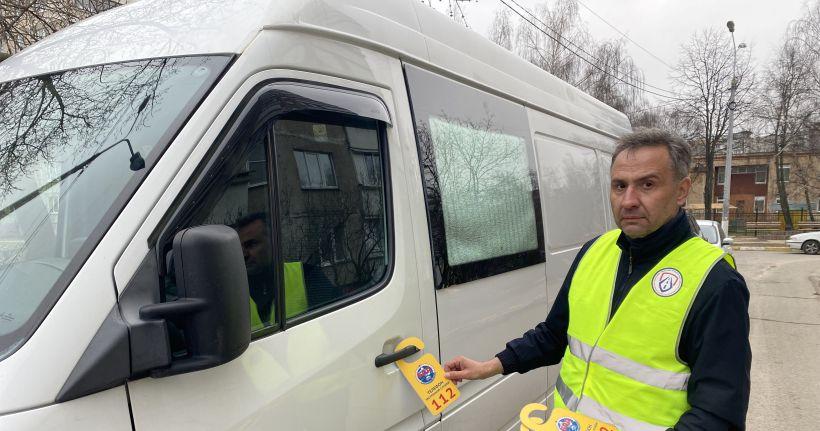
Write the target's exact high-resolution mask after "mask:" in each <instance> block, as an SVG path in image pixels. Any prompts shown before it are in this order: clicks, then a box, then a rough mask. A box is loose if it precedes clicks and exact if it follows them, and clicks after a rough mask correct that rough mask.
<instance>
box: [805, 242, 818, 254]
mask: <svg viewBox="0 0 820 431" xmlns="http://www.w3.org/2000/svg"><path fill="white" fill-rule="evenodd" d="M801 248H802V249H803V253H806V254H817V253H820V242H817V241H815V240H813V239H810V240H808V241H806V242H804V243H803V247H801Z"/></svg>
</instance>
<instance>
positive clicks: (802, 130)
mask: <svg viewBox="0 0 820 431" xmlns="http://www.w3.org/2000/svg"><path fill="white" fill-rule="evenodd" d="M791 31H792V29H790V30H789V32H787V36H786V38H785V41H784V42H783V44H782V45H781V47H780V49H779V52H778V53H777V57H776V58H775V59H774V60H773V61H772V62H771V64H769V66H768V67H767V69H766V71H765V72H764V78H763V82H762V83H761V86H760V88H759V92H758V93H759V96H758V104H757V105H758V106H757V109H756V117H757V118H759V119H760V120H761V121H762V123H763V125H764V127H766V128H767V129H768V131H769V133H771V137H772V151H773V152H774V154H775V156H774V157H775V171H776V174H777V194H778V197H779V198H780V209H781V211H782V212H783V215H784V219H785V223H786V229H787V230H791V229H792V228H793V224H792V218H791V213H790V212H789V200H788V199H789V196H788V193H787V192H786V181H787V180H786V178H785V176H784V172H783V166H784V163H783V160H784V157H785V156H786V155H787V154H788V153H789V152H794V151H797V150H799V148H800V147H801V144H800V141H801V140H803V139H805V137H806V132H807V126H808V124H809V122H810V120H811V116H812V114H813V113H814V109H813V108H814V107H815V106H814V103H812V102H813V98H812V97H811V80H812V72H813V70H812V69H813V68H812V62H811V61H810V55H807V54H806V49H805V45H804V44H802V43H800V42H799V41H797V40H796V39H795V38H793V37H791V36H790V35H789V33H791Z"/></svg>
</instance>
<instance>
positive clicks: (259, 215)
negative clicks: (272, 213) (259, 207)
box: [233, 211, 268, 230]
mask: <svg viewBox="0 0 820 431" xmlns="http://www.w3.org/2000/svg"><path fill="white" fill-rule="evenodd" d="M257 220H259V221H261V222H262V224H264V225H265V227H267V226H268V215H267V214H265V213H264V212H261V211H260V212H255V213H250V214H248V215H246V216H244V217H242V218H240V219H239V220H237V221H236V222H235V223H234V224H233V228H234V229H236V230H239V229H242V228H243V227H245V226H248V225H250V224H251V223H253V222H255V221H257Z"/></svg>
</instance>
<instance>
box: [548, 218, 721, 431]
mask: <svg viewBox="0 0 820 431" xmlns="http://www.w3.org/2000/svg"><path fill="white" fill-rule="evenodd" d="M620 233H621V231H620V230H617V229H616V230H613V231H610V232H607V233H605V234H604V235H602V236H601V237H600V238H598V239H597V240H596V241H595V242H594V243H593V244H592V245H591V246H590V248H589V249H588V250H587V252H586V253H585V254H584V256H583V257H582V258H581V260H580V262H579V263H578V267H577V269H576V271H575V273H574V275H573V278H572V281H571V283H570V289H569V310H570V313H569V327H568V329H567V339H568V346H567V349H566V351H565V352H564V357H563V359H562V362H561V372H560V375H559V378H558V381H557V382H556V384H555V398H554V399H555V405H556V407H566V408H569V409H570V410H573V411H577V412H579V413H582V414H585V415H587V416H591V417H593V418H595V419H599V420H602V421H604V422H609V423H613V424H615V425H616V426H618V429H619V430H620V431H665V430H666V429H668V428H671V427H673V426H674V425H675V424H676V423H677V421H678V419H679V418H680V417H681V415H683V413H685V412H686V411H687V410H689V408H690V406H689V403H688V402H687V398H686V396H687V392H686V388H687V383H688V380H689V375H690V371H691V370H690V368H689V366H688V365H687V364H685V363H684V362H683V361H682V360H681V359H680V358H679V357H678V343H679V342H680V334H681V331H682V329H683V324H684V322H685V321H686V316H687V314H688V313H689V309H690V307H691V304H692V301H693V300H694V298H695V296H696V295H697V293H698V291H699V290H700V287H701V285H702V284H703V281H704V280H705V278H706V276H707V275H708V274H709V272H710V271H711V269H712V267H713V266H714V265H715V264H717V263H718V262H719V261H720V260H721V259H724V258H725V253H724V251H723V250H722V249H720V248H719V247H715V246H714V245H712V244H709V243H707V242H706V241H704V240H703V239H701V238H697V237H696V238H691V239H689V240H687V241H685V242H684V243H682V244H681V245H679V246H678V247H677V248H675V249H674V250H673V251H672V252H670V253H669V254H668V255H666V256H665V257H663V258H662V259H661V260H660V262H658V264H657V265H655V267H654V268H652V269H651V270H649V272H647V273H646V275H644V277H643V278H642V279H640V280H639V281H638V282H637V283H636V284H635V285H634V286H632V288H631V289H630V291H629V293H627V295H626V297H625V298H624V300H623V302H622V303H621V305H620V306H619V307H618V310H617V312H616V313H615V314H614V316H612V317H611V318H610V314H611V308H612V295H613V293H614V289H615V279H616V276H617V272H618V263H619V261H620V258H621V249H620V248H619V247H618V245H617V243H616V241H617V239H618V236H619V235H620ZM726 260H727V262H729V264H730V265H732V266H734V261H733V260H731V259H729V258H727V259H726Z"/></svg>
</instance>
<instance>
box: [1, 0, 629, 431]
mask: <svg viewBox="0 0 820 431" xmlns="http://www.w3.org/2000/svg"><path fill="white" fill-rule="evenodd" d="M411 102H412V103H411ZM18 126H20V127H18ZM630 130H631V126H630V124H629V120H628V118H627V117H626V116H625V115H623V114H622V113H620V112H618V111H616V110H615V109H612V108H611V107H609V106H607V105H606V104H604V103H602V102H600V101H598V100H595V99H594V98H592V97H591V96H589V95H588V94H586V93H584V92H582V91H580V90H578V89H575V88H573V87H572V86H570V85H569V84H567V83H566V82H563V81H561V80H560V79H558V78H555V77H554V76H552V75H550V74H548V73H546V72H544V71H542V70H540V69H538V68H536V67H534V66H533V65H532V64H529V63H528V62H526V61H524V60H522V59H520V58H518V57H516V56H515V55H514V54H513V53H511V52H509V51H507V50H505V49H503V48H501V47H499V46H498V45H495V44H493V43H492V42H490V41H489V40H487V39H486V38H484V37H482V36H481V35H479V34H477V33H474V32H471V31H469V30H466V29H465V28H463V27H462V26H459V25H458V24H456V23H454V22H452V21H451V20H449V19H447V17H445V16H442V15H441V14H439V13H438V12H436V11H434V10H432V9H430V8H429V7H425V6H424V5H422V4H421V3H420V2H418V1H417V0H392V1H384V0H324V1H319V2H310V1H304V0H280V1H276V2H272V1H270V0H243V1H238V2H234V1H225V2H223V1H202V0H176V1H167V0H141V1H138V2H129V4H127V5H124V6H120V7H117V8H116V9H113V10H110V11H108V12H106V13H103V14H100V15H97V16H94V17H92V18H90V19H89V20H87V21H84V22H81V23H78V24H77V25H74V26H72V27H69V28H67V29H65V30H63V31H61V32H59V33H56V34H54V35H52V36H50V37H49V38H48V39H46V40H45V41H43V42H41V43H38V44H36V45H33V46H32V47H30V48H29V49H27V50H24V51H23V52H21V53H18V54H16V55H14V56H12V57H10V58H8V59H7V60H4V61H3V62H2V63H0V148H3V149H10V150H9V151H6V152H0V166H3V171H2V175H3V181H2V182H0V208H3V210H2V216H0V218H2V219H3V222H5V223H10V224H12V223H13V224H14V226H13V229H12V228H9V229H8V230H5V231H4V232H6V233H5V234H3V233H0V244H2V247H3V251H2V252H0V256H2V257H3V261H2V262H0V430H6V429H14V430H40V429H56V428H60V429H70V430H87V429H105V430H132V429H136V430H179V429H186V428H187V429H210V430H222V429H238V428H241V429H243V430H269V429H280V430H326V429H332V430H355V431H373V430H385V429H390V430H393V431H399V430H401V431H418V430H484V429H492V430H498V429H505V430H507V429H518V424H517V422H518V418H519V412H520V409H521V407H523V406H524V405H526V404H527V403H529V402H532V401H540V402H547V403H551V402H552V401H551V397H552V394H553V386H554V382H555V381H556V377H557V376H558V370H557V367H549V368H548V367H542V368H539V369H537V370H533V371H531V372H529V373H526V374H517V373H515V374H512V375H508V376H500V375H499V376H495V377H493V378H490V379H486V380H478V381H470V382H465V383H464V384H463V385H461V386H460V388H461V396H460V398H458V399H457V400H455V401H453V402H452V403H451V407H448V409H446V410H444V411H443V413H442V414H439V415H432V414H430V412H429V411H428V410H427V409H426V408H425V407H424V404H423V403H422V402H421V400H419V399H418V397H417V396H416V394H415V393H414V392H413V389H412V388H411V387H410V385H408V383H407V381H406V380H405V379H404V376H403V375H402V373H401V372H400V371H399V369H398V368H397V367H396V366H395V365H394V364H392V363H385V361H387V360H388V359H390V360H398V359H403V358H404V357H405V356H404V355H408V356H409V355H414V353H413V352H412V350H407V349H404V350H402V351H400V352H398V353H399V355H394V354H393V353H394V351H395V348H396V346H397V345H398V344H399V342H400V341H402V339H405V338H407V337H411V336H416V337H419V338H421V339H423V340H424V342H425V348H424V349H423V350H424V351H423V354H431V355H433V356H434V357H435V358H438V359H439V360H441V359H449V358H452V357H454V356H456V355H459V354H463V355H466V356H469V357H480V358H490V357H492V356H493V355H494V354H495V353H497V352H498V351H499V350H501V349H503V348H504V344H505V342H507V341H508V340H509V339H510V338H512V337H515V336H517V335H519V334H522V333H524V332H525V331H526V330H528V329H530V328H532V326H533V325H535V324H536V323H537V322H539V321H543V319H544V315H545V313H546V312H547V310H549V306H550V304H552V302H553V301H554V300H555V296H556V294H557V292H558V291H559V289H560V287H561V282H562V281H563V279H564V276H565V274H566V272H567V270H568V268H569V266H570V265H571V264H572V261H573V258H574V257H575V255H576V253H577V251H578V250H579V249H580V248H581V246H582V245H583V244H584V243H585V242H587V241H589V240H590V239H592V238H594V237H596V236H598V235H600V234H602V233H604V232H605V231H607V230H609V229H612V228H614V223H613V220H612V217H611V215H610V214H609V211H608V208H609V207H610V204H609V201H608V196H609V193H607V190H608V187H607V185H608V184H609V180H608V178H609V167H610V160H611V157H612V153H613V151H614V148H615V144H614V142H615V140H616V138H617V137H618V136H621V135H623V134H625V133H627V132H629V131H630ZM12 149H13V150H12ZM466 157H470V160H471V162H470V163H467V162H465V160H466V159H465V158H466ZM479 157H485V158H486V160H484V161H481V160H478V158H479ZM478 162H480V163H481V165H480V169H481V175H477V174H476V172H474V171H472V170H470V169H475V168H474V167H473V166H478V165H476V163H478ZM578 178H583V181H579V180H576V179H578ZM444 179H446V180H447V181H444ZM445 226H446V229H445ZM20 238H24V239H25V241H18V242H15V241H17V240H18V239H20ZM420 353H422V352H420ZM377 357H379V358H380V359H381V360H380V361H378V362H376V361H374V360H375V359H376V358H377ZM388 362H389V361H388ZM376 363H378V364H380V365H376Z"/></svg>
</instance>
